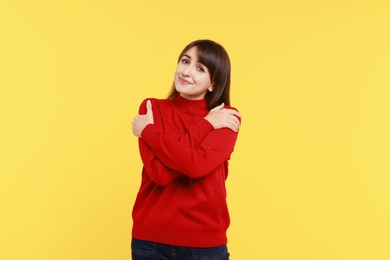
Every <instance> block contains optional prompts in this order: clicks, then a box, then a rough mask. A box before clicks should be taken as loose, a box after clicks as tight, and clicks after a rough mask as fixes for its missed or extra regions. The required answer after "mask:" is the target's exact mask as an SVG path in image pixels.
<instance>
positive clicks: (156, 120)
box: [133, 100, 214, 186]
mask: <svg viewBox="0 0 390 260" xmlns="http://www.w3.org/2000/svg"><path fill="white" fill-rule="evenodd" d="M153 103H154V105H155V106H156V103H155V101H154V100H153ZM149 105H150V110H149V114H148V110H147V107H148V106H149ZM149 105H148V104H147V100H144V101H143V102H142V104H141V105H140V108H139V114H140V115H138V116H136V118H135V120H136V119H137V118H138V119H141V120H140V121H142V122H141V123H140V122H139V121H137V122H134V121H133V132H137V131H139V130H135V129H134V128H137V127H140V126H139V125H143V124H147V123H148V122H151V123H152V124H153V125H154V126H155V127H156V128H157V129H159V130H161V131H162V130H163V128H162V121H161V116H160V114H159V113H157V111H156V110H157V109H155V111H153V114H150V112H152V109H151V103H150V104H149ZM148 115H149V116H150V118H146V117H147V116H148ZM143 127H144V126H143ZM213 129H214V128H213V126H212V125H211V124H210V123H209V122H208V121H206V120H201V121H200V122H198V123H197V124H196V125H194V126H192V127H190V128H188V129H187V131H186V133H185V134H184V135H183V136H179V137H176V139H177V140H178V142H180V143H181V144H182V145H187V146H191V145H194V144H195V143H197V142H198V140H201V139H202V138H203V137H204V136H205V135H206V134H207V133H208V132H210V131H212V130H213ZM139 133H140V132H139ZM134 134H135V133H134ZM135 135H136V134H135ZM139 150H140V155H141V159H142V162H143V165H144V167H145V170H146V172H147V174H148V175H149V177H150V178H151V179H152V180H153V181H154V182H155V183H157V184H158V185H160V186H165V185H167V184H169V183H170V182H171V181H173V180H174V179H176V178H177V177H178V176H179V175H180V172H178V171H175V170H172V169H170V168H168V167H167V166H166V165H164V164H163V163H162V162H161V161H160V159H159V158H157V157H156V155H155V154H154V153H153V151H152V150H151V149H150V147H149V145H147V143H146V142H145V140H143V139H142V138H140V139H139Z"/></svg>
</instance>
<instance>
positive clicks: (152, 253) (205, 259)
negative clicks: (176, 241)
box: [131, 238, 229, 260]
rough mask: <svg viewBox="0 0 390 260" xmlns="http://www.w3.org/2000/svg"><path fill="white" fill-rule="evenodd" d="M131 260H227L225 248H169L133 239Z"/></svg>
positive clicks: (227, 255)
mask: <svg viewBox="0 0 390 260" xmlns="http://www.w3.org/2000/svg"><path fill="white" fill-rule="evenodd" d="M131 255H132V258H133V260H145V259H149V260H173V259H176V260H229V253H228V250H227V247H226V246H217V247H211V248H197V247H184V246H171V245H166V244H160V243H155V242H149V241H145V240H139V239H135V238H133V239H132V240H131Z"/></svg>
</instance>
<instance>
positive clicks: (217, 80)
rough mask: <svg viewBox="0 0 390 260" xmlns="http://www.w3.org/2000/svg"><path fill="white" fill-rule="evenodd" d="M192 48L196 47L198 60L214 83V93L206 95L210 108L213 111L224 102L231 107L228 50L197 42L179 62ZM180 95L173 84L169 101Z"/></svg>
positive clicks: (209, 41)
mask: <svg viewBox="0 0 390 260" xmlns="http://www.w3.org/2000/svg"><path fill="white" fill-rule="evenodd" d="M192 47H196V49H197V53H198V60H199V62H200V63H202V64H203V65H204V66H206V67H207V69H208V71H209V73H210V80H211V83H213V91H212V92H209V91H207V92H206V95H205V98H206V101H207V106H208V108H209V109H212V108H214V107H216V106H218V105H220V104H221V103H222V102H223V103H225V105H226V106H230V59H229V56H228V54H227V52H226V50H225V49H224V48H223V47H222V46H221V45H220V44H218V43H216V42H214V41H211V40H197V41H193V42H191V43H190V44H188V45H187V46H186V47H185V48H184V49H183V51H182V52H181V53H180V55H179V59H178V62H179V61H180V59H181V58H182V57H183V55H184V54H185V53H186V52H187V51H188V50H189V49H191V48H192ZM178 94H179V93H178V92H177V91H176V88H175V83H173V85H172V89H171V92H170V93H169V95H168V99H174V98H175V97H176V96H177V95H178Z"/></svg>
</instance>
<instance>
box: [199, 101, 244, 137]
mask: <svg viewBox="0 0 390 260" xmlns="http://www.w3.org/2000/svg"><path fill="white" fill-rule="evenodd" d="M224 106H225V104H224V103H222V104H221V105H219V106H216V107H214V108H213V109H211V110H210V112H209V113H208V114H207V116H206V117H205V119H206V120H207V121H209V122H210V124H211V125H212V126H213V127H214V129H220V128H229V129H231V130H232V131H234V132H238V129H239V128H240V120H239V119H238V118H242V116H241V114H240V113H239V112H238V111H236V110H234V109H228V108H224Z"/></svg>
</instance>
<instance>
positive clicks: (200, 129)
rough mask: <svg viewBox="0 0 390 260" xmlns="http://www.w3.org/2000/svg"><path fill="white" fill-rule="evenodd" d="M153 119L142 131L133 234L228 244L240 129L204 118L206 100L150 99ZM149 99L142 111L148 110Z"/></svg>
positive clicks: (172, 241) (173, 241)
mask: <svg viewBox="0 0 390 260" xmlns="http://www.w3.org/2000/svg"><path fill="white" fill-rule="evenodd" d="M149 100H150V101H151V102H152V109H153V116H154V124H149V125H147V126H146V127H145V129H144V130H143V131H142V133H141V136H142V138H140V139H139V149H140V154H141V158H142V162H143V165H144V167H143V169H142V182H141V187H140V189H139V192H138V195H137V199H136V201H135V204H134V208H133V231H132V235H133V237H134V238H137V239H142V240H147V241H153V242H158V243H164V244H170V245H176V246H188V247H215V246H222V245H226V243H227V238H226V230H227V228H228V226H229V223H230V219H229V213H228V208H227V204H226V188H225V180H226V178H227V175H228V160H229V158H230V154H231V153H232V152H233V148H234V144H235V142H236V139H237V133H236V132H233V131H232V130H230V129H228V128H223V129H218V130H215V129H214V128H213V126H212V125H211V124H210V123H209V122H208V121H207V120H205V119H204V117H205V116H206V115H207V114H208V112H209V111H208V109H207V105H206V100H204V99H203V100H186V99H184V98H182V97H181V96H180V95H178V96H177V97H176V98H175V99H173V100H167V99H163V100H159V99H149ZM146 101H147V100H144V102H143V103H142V104H141V106H140V110H139V113H140V114H145V113H146Z"/></svg>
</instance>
